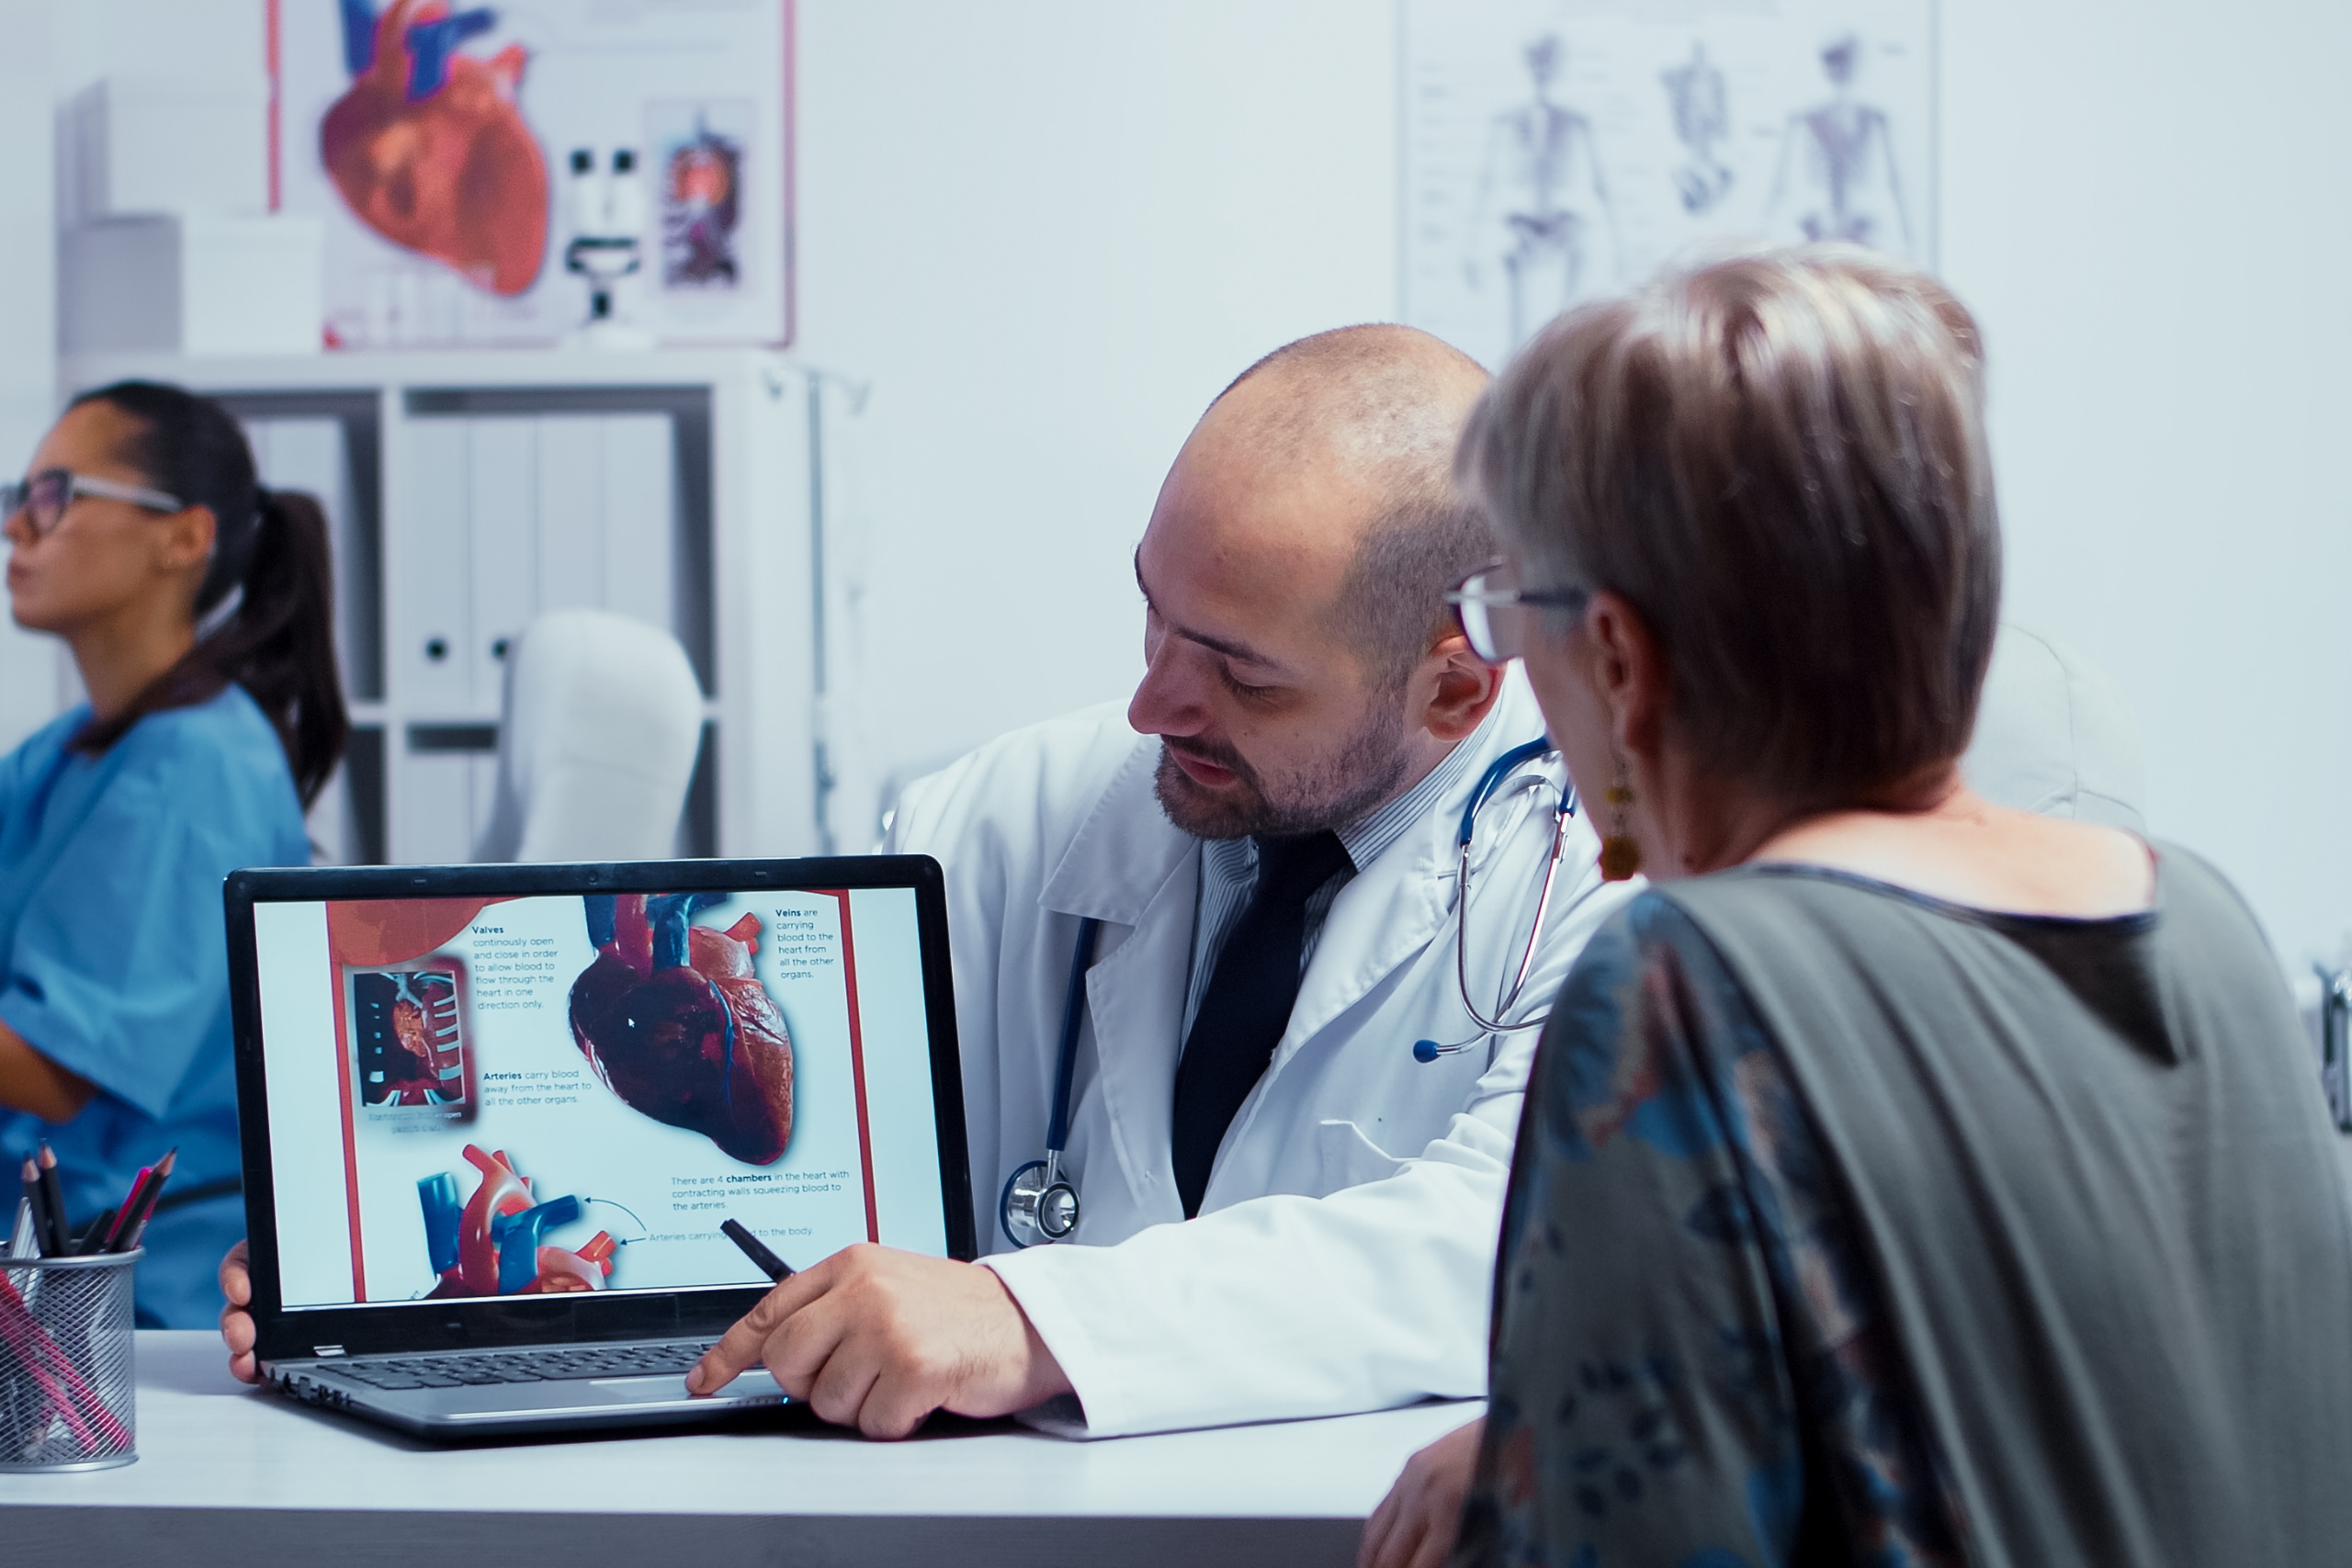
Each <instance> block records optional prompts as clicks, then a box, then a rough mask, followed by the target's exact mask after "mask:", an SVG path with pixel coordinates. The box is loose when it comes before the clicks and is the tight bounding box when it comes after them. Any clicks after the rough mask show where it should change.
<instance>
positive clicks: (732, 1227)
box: [718, 1220, 792, 1282]
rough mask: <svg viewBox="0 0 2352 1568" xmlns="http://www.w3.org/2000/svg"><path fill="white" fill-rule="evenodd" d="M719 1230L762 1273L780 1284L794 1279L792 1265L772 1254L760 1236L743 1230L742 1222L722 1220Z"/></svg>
mask: <svg viewBox="0 0 2352 1568" xmlns="http://www.w3.org/2000/svg"><path fill="white" fill-rule="evenodd" d="M718 1228H719V1229H720V1230H721V1231H723V1232H725V1233H726V1235H727V1239H728V1240H729V1241H731V1242H733V1243H734V1244H735V1245H736V1246H738V1247H741V1248H742V1249H743V1256H744V1257H746V1258H750V1259H751V1260H752V1267H754V1268H756V1269H759V1271H760V1272H761V1273H763V1274H765V1275H766V1276H767V1277H768V1278H769V1279H771V1280H777V1281H779V1282H781V1281H783V1280H789V1279H791V1278H792V1265H791V1264H789V1263H786V1261H785V1260H784V1259H783V1258H778V1257H777V1256H776V1255H775V1253H773V1252H770V1251H769V1250H768V1249H767V1247H765V1246H764V1245H763V1243H762V1242H761V1240H760V1238H759V1237H758V1236H755V1235H752V1233H751V1232H750V1231H748V1230H746V1229H744V1228H743V1222H742V1221H741V1220H721V1221H720V1222H719V1223H718Z"/></svg>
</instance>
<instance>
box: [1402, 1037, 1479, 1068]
mask: <svg viewBox="0 0 2352 1568" xmlns="http://www.w3.org/2000/svg"><path fill="white" fill-rule="evenodd" d="M1477 1038H1478V1040H1484V1039H1485V1038H1486V1036H1485V1035H1483V1034H1481V1035H1479V1036H1478V1037H1477ZM1476 1043H1477V1041H1476V1040H1464V1041H1463V1042H1462V1043H1459V1044H1455V1045H1441V1044H1439V1043H1437V1042H1436V1041H1434V1040H1416V1041H1414V1042H1413V1060H1415V1061H1416V1062H1434V1061H1436V1060H1437V1059H1438V1058H1439V1057H1440V1056H1451V1055H1453V1054H1454V1053H1455V1052H1456V1051H1461V1050H1464V1049H1467V1048H1468V1047H1469V1046H1471V1045H1474V1044H1476Z"/></svg>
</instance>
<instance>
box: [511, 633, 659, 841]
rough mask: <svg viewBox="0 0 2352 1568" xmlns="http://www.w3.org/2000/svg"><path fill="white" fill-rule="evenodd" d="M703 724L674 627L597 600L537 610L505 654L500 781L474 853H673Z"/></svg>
mask: <svg viewBox="0 0 2352 1568" xmlns="http://www.w3.org/2000/svg"><path fill="white" fill-rule="evenodd" d="M702 726H703V699H702V688H701V686H700V684H699V683H698V682H696V681H695V672H694V668H693V666H691V665H690V664H688V663H687V662H686V653H685V649H683V648H681V647H679V646H678V641H677V639H676V638H675V637H671V636H670V635H669V634H668V633H666V632H663V631H660V630H657V629H656V628H654V627H652V626H647V625H646V624H645V623H644V622H642V621H636V620H631V619H630V618H628V616H626V615H614V614H613V613H611V612H610V611H606V610H555V611H551V612H549V613H548V614H547V615H541V616H540V617H539V618H538V619H537V620H535V621H533V622H532V623H531V624H530V626H527V627H526V628H525V630H524V632H523V635H522V637H520V638H519V639H518V640H517V642H516V644H515V648H514V649H513V651H512V653H511V654H510V656H509V657H508V660H507V663H506V690H505V697H504V702H503V711H502V712H501V714H500V717H499V725H498V786H497V792H496V795H495V799H494V803H493V805H492V810H491V819H490V827H489V829H488V830H487V831H486V832H484V833H483V835H482V839H481V844H480V845H479V846H477V848H476V849H475V852H474V858H475V859H476V860H477V861H576V860H664V859H667V858H669V857H670V856H672V855H674V854H675V853H677V839H678V818H679V814H680V813H681V812H682V811H683V810H684V807H685V801H686V786H687V784H689V783H690V782H691V780H692V779H693V776H694V768H695V753H696V751H697V750H699V749H700V747H701V744H702Z"/></svg>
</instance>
